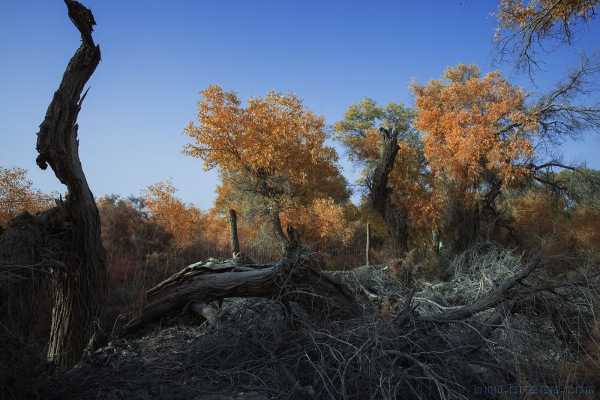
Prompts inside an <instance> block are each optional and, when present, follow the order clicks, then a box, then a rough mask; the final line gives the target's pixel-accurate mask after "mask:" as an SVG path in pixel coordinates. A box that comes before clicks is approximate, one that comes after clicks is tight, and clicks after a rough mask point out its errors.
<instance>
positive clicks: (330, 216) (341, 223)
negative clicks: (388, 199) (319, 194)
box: [281, 198, 356, 245]
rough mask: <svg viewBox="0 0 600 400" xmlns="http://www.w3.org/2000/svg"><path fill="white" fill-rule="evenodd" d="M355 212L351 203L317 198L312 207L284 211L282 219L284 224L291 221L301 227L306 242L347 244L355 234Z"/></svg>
mask: <svg viewBox="0 0 600 400" xmlns="http://www.w3.org/2000/svg"><path fill="white" fill-rule="evenodd" d="M355 213H356V209H355V207H354V206H353V205H352V204H351V203H346V204H336V202H335V201H334V200H333V199H332V198H327V199H315V200H314V201H313V203H312V204H311V205H310V207H306V208H304V207H303V208H296V209H290V210H287V211H285V212H283V213H282V215H281V221H282V224H283V225H284V226H286V225H287V224H288V223H291V224H292V225H293V226H294V227H296V228H298V229H300V232H301V233H302V240H303V241H305V242H306V243H317V242H318V243H321V244H324V245H335V244H339V245H346V244H348V243H349V242H350V240H351V239H352V238H353V236H354V234H355V225H354V223H353V220H354V219H355V218H354V216H355Z"/></svg>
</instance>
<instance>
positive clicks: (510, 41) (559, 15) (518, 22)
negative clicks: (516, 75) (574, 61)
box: [495, 0, 600, 72]
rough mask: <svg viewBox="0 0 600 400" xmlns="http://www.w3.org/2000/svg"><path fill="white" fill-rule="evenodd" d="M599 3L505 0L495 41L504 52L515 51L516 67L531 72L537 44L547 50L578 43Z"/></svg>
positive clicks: (500, 8) (500, 7)
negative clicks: (584, 26) (584, 27)
mask: <svg viewBox="0 0 600 400" xmlns="http://www.w3.org/2000/svg"><path fill="white" fill-rule="evenodd" d="M599 5H600V1H599V0H529V1H528V2H524V1H523V0H502V1H500V3H499V5H498V12H497V13H496V16H497V18H498V27H497V32H496V36H495V41H496V43H497V44H498V47H499V50H500V53H501V55H509V54H510V55H514V56H515V57H516V65H517V67H520V68H524V69H526V70H529V71H530V72H531V67H532V66H535V65H536V64H537V63H538V60H536V53H537V51H538V50H537V49H538V48H540V49H542V50H543V51H544V52H547V51H548V50H555V49H556V48H557V47H558V46H560V45H561V44H567V45H572V44H573V43H575V42H576V41H577V40H578V39H579V38H580V34H582V33H583V32H584V30H583V29H581V27H582V25H585V24H587V23H588V22H590V21H591V20H592V19H594V18H595V17H596V11H597V9H598V6H599ZM545 43H546V45H545Z"/></svg>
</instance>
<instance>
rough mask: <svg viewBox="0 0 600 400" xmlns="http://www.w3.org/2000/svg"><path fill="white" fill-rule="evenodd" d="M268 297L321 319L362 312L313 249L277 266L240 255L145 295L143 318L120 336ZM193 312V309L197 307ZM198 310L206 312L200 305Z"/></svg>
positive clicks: (196, 268) (190, 271) (195, 267)
mask: <svg viewBox="0 0 600 400" xmlns="http://www.w3.org/2000/svg"><path fill="white" fill-rule="evenodd" d="M235 297H241V298H249V297H264V298H270V299H274V298H277V299H280V300H282V301H283V302H290V301H291V302H295V303H297V304H299V305H300V306H301V307H302V308H303V309H304V311H305V312H306V313H308V314H309V315H311V316H312V317H314V318H315V319H316V320H321V321H323V320H324V318H325V316H327V317H328V318H333V319H334V320H345V319H350V318H353V317H355V316H357V315H358V313H359V308H358V305H357V303H356V301H355V299H354V296H353V294H352V293H351V292H350V290H349V289H348V288H347V287H346V286H345V285H344V284H342V283H341V282H339V281H338V280H336V279H335V278H332V277H330V276H327V275H326V274H324V273H323V272H322V271H321V263H320V262H319V261H318V260H317V259H316V258H314V257H313V256H312V254H311V253H310V249H308V248H307V247H305V246H301V245H299V246H298V247H295V250H294V251H293V252H291V253H290V252H288V253H287V255H286V256H285V257H283V258H282V259H281V260H279V261H278V262H277V263H274V264H257V263H256V262H255V261H254V260H252V259H249V258H248V257H245V255H244V253H238V255H237V257H235V258H232V259H227V260H222V259H214V258H211V259H208V260H206V261H203V262H199V263H196V264H192V265H189V266H188V267H186V268H185V269H183V270H182V271H180V272H178V273H176V274H174V275H173V276H171V277H170V278H168V279H166V280H165V281H163V282H161V283H159V284H158V285H157V286H155V287H154V288H152V289H150V290H149V291H148V292H147V293H146V299H147V304H146V305H145V306H144V307H143V308H142V311H141V314H140V316H139V317H138V318H137V319H135V320H134V321H132V322H131V323H130V324H129V325H127V326H126V327H125V328H124V329H123V330H122V332H121V333H120V335H121V336H126V335H130V334H132V333H134V332H136V331H137V330H139V329H140V328H141V327H143V326H144V325H145V324H146V323H148V322H150V321H153V320H157V319H158V318H161V317H164V316H169V315H172V314H173V313H176V312H179V311H181V310H184V309H185V308H186V306H187V305H188V304H206V303H209V302H211V301H222V300H223V299H226V298H235ZM192 309H194V306H193V307H192ZM195 309H196V311H198V310H200V313H202V312H203V311H202V310H203V307H202V306H199V307H198V306H196V307H195Z"/></svg>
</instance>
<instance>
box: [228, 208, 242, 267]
mask: <svg viewBox="0 0 600 400" xmlns="http://www.w3.org/2000/svg"><path fill="white" fill-rule="evenodd" d="M229 236H230V240H231V251H232V253H233V254H232V256H233V257H235V255H236V254H237V253H239V252H240V241H239V239H238V230H237V215H236V213H235V210H233V209H231V210H229Z"/></svg>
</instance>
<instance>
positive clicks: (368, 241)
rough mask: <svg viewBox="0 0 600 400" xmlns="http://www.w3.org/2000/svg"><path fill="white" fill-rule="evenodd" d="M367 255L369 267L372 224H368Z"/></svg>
mask: <svg viewBox="0 0 600 400" xmlns="http://www.w3.org/2000/svg"><path fill="white" fill-rule="evenodd" d="M365 253H366V258H367V259H366V265H369V255H370V253H371V224H370V223H367V248H366V249H365Z"/></svg>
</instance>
